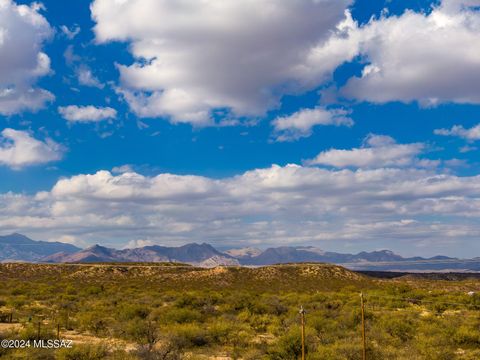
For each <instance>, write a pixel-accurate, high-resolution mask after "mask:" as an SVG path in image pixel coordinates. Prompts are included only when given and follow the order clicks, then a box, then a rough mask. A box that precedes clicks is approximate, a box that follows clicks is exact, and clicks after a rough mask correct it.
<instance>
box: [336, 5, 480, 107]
mask: <svg viewBox="0 0 480 360" xmlns="http://www.w3.org/2000/svg"><path fill="white" fill-rule="evenodd" d="M348 33H349V36H345V37H343V38H338V37H337V39H336V40H335V41H336V42H337V43H339V44H343V45H342V46H344V47H349V46H350V47H352V48H357V49H358V53H359V55H362V56H363V58H364V60H365V61H366V62H367V63H368V65H367V66H366V67H365V68H364V70H363V73H362V75H361V76H360V77H354V78H351V79H350V80H349V81H348V82H347V84H346V85H345V87H343V88H342V89H341V93H342V94H343V95H344V96H346V97H348V98H354V99H357V100H361V101H369V102H373V103H385V102H390V101H402V102H406V103H409V102H413V101H417V102H419V103H420V104H422V105H423V106H433V105H436V104H439V103H445V102H456V103H472V104H478V103H480V95H479V94H480V52H479V51H478V49H479V48H480V11H479V10H478V1H465V0H462V1H460V0H448V1H447V0H444V1H443V2H441V3H440V4H439V5H437V6H436V7H435V8H433V10H432V11H431V12H430V13H428V14H425V13H416V12H413V11H406V12H405V13H404V14H402V15H400V16H388V15H383V16H382V17H381V18H380V19H374V20H371V21H370V22H369V23H368V24H366V25H365V26H363V27H357V26H354V27H351V28H350V29H349V31H348Z"/></svg>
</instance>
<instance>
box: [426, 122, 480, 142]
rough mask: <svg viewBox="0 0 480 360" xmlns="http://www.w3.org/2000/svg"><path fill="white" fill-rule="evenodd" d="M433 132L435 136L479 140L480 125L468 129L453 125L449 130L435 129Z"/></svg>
mask: <svg viewBox="0 0 480 360" xmlns="http://www.w3.org/2000/svg"><path fill="white" fill-rule="evenodd" d="M433 132H434V134H435V135H443V136H456V137H460V138H463V139H466V140H468V141H475V140H480V124H478V125H475V126H474V127H471V128H469V129H466V128H464V127H463V126H462V125H454V126H452V128H451V129H435V130H434V131H433Z"/></svg>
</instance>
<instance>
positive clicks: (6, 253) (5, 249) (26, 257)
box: [0, 233, 81, 262]
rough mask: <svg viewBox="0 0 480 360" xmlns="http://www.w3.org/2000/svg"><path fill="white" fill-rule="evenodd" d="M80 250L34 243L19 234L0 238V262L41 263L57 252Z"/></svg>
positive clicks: (55, 243)
mask: <svg viewBox="0 0 480 360" xmlns="http://www.w3.org/2000/svg"><path fill="white" fill-rule="evenodd" d="M80 250H81V249H80V248H78V247H76V246H74V245H71V244H65V243H61V242H48V241H34V240H31V239H29V238H28V237H26V236H24V235H21V234H16V233H14V234H11V235H6V236H0V262H2V261H32V262H35V261H41V260H42V259H43V258H45V257H46V256H50V255H53V254H56V253H59V252H63V253H65V254H73V253H75V252H77V251H80Z"/></svg>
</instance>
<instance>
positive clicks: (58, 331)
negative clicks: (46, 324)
mask: <svg viewBox="0 0 480 360" xmlns="http://www.w3.org/2000/svg"><path fill="white" fill-rule="evenodd" d="M57 339H58V340H60V323H57Z"/></svg>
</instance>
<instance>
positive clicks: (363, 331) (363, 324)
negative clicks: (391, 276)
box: [360, 292, 367, 360]
mask: <svg viewBox="0 0 480 360" xmlns="http://www.w3.org/2000/svg"><path fill="white" fill-rule="evenodd" d="M360 302H361V306H362V340H363V356H362V358H363V360H366V359H367V341H366V335H365V303H364V300H363V292H362V293H360Z"/></svg>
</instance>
